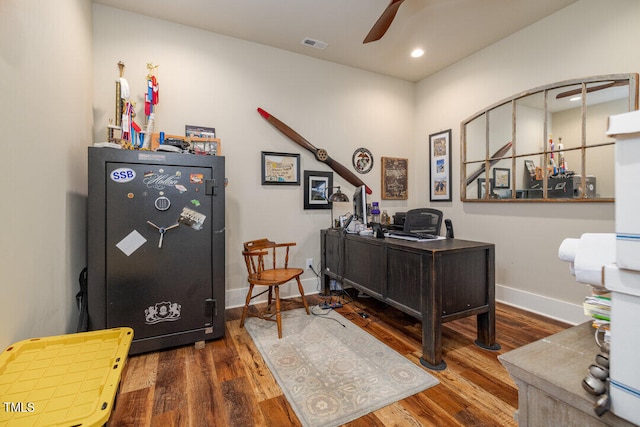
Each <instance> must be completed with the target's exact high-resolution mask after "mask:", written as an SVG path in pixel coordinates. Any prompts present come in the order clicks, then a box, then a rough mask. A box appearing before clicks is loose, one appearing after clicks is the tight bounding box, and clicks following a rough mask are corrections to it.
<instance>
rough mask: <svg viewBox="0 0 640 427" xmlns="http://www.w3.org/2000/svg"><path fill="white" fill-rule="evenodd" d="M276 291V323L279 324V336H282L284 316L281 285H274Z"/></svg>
mask: <svg viewBox="0 0 640 427" xmlns="http://www.w3.org/2000/svg"><path fill="white" fill-rule="evenodd" d="M274 288H275V291H276V323H277V324H278V338H282V316H281V315H280V287H279V286H278V285H276V286H274Z"/></svg>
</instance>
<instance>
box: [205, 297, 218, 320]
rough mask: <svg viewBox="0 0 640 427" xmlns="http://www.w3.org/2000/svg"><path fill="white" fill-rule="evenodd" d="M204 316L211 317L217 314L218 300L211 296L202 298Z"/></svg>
mask: <svg viewBox="0 0 640 427" xmlns="http://www.w3.org/2000/svg"><path fill="white" fill-rule="evenodd" d="M204 311H205V316H206V317H208V318H211V317H213V316H217V315H218V301H217V300H215V299H213V298H207V299H206V300H204Z"/></svg>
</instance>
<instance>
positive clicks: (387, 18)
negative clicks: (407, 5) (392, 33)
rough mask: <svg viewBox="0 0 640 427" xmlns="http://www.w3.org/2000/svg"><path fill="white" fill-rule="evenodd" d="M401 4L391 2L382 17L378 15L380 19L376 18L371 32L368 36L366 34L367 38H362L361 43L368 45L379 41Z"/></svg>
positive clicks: (395, 0)
mask: <svg viewBox="0 0 640 427" xmlns="http://www.w3.org/2000/svg"><path fill="white" fill-rule="evenodd" d="M403 2H404V0H391V3H389V5H388V6H387V8H386V9H385V10H384V12H382V15H380V18H378V20H377V21H376V23H375V24H373V27H372V28H371V31H369V34H367V37H365V38H364V41H363V42H362V43H370V42H374V41H376V40H380V39H381V38H382V36H384V33H386V32H387V30H388V29H389V27H390V26H391V23H392V22H393V19H394V18H395V17H396V13H398V9H399V8H400V5H401V4H402V3H403Z"/></svg>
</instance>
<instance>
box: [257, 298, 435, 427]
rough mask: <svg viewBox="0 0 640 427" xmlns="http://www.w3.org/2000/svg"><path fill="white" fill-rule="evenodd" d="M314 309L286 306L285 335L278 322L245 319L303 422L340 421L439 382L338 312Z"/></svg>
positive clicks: (326, 426)
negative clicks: (306, 309)
mask: <svg viewBox="0 0 640 427" xmlns="http://www.w3.org/2000/svg"><path fill="white" fill-rule="evenodd" d="M313 311H315V312H321V314H322V315H317V316H316V315H313V314H312V315H311V316H308V315H307V314H306V312H305V311H304V309H303V308H300V309H296V310H289V311H284V312H283V313H282V339H278V330H277V325H276V323H275V322H270V321H267V320H263V319H259V318H256V317H252V318H249V319H247V320H246V321H245V327H246V329H247V331H248V332H249V334H250V335H251V338H252V339H253V341H254V342H255V344H256V346H257V347H258V350H259V351H260V354H261V355H262V357H263V358H264V360H265V362H266V364H267V366H268V367H269V369H270V370H271V373H272V374H273V376H274V377H275V379H276V381H277V382H278V384H279V385H280V388H282V390H283V392H284V395H285V397H286V398H287V400H288V401H289V403H290V404H291V406H292V407H293V410H294V411H295V413H296V415H297V416H298V418H299V419H300V422H301V423H302V425H304V426H313V427H320V426H322V427H330V426H339V425H341V424H344V423H347V422H349V421H352V420H354V419H356V418H359V417H361V416H363V415H365V414H368V413H369V412H373V411H375V410H378V409H380V408H382V407H385V406H387V405H389V404H391V403H393V402H396V401H398V400H402V399H404V398H405V397H408V396H411V395H413V394H415V393H418V392H420V391H422V390H425V389H427V388H429V387H432V386H434V385H436V384H438V380H437V379H436V378H434V377H433V376H431V375H430V374H428V373H427V372H426V371H425V370H424V369H423V368H422V367H420V366H418V365H416V364H414V363H412V362H411V361H410V360H409V359H407V358H405V357H403V356H402V355H400V354H399V353H397V352H396V351H395V350H393V349H392V348H390V347H389V346H387V345H386V344H383V343H382V342H380V341H378V340H377V339H376V338H374V337H373V336H372V335H370V334H369V333H367V332H366V331H363V330H362V329H360V328H359V327H358V326H357V325H355V324H353V323H351V322H350V321H349V320H347V319H345V318H344V317H342V316H341V315H340V314H338V313H336V312H335V311H333V310H319V308H318V307H314V310H313Z"/></svg>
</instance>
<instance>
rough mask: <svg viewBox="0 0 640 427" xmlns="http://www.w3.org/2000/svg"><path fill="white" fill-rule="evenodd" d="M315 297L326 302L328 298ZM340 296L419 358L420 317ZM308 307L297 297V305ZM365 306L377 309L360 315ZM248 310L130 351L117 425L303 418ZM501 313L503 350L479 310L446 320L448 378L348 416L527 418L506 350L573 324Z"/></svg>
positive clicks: (369, 420)
mask: <svg viewBox="0 0 640 427" xmlns="http://www.w3.org/2000/svg"><path fill="white" fill-rule="evenodd" d="M337 298H338V297H336V296H334V297H333V300H334V301H335V300H336V299H337ZM307 300H308V301H309V303H310V304H318V303H320V302H322V301H324V300H326V298H321V297H319V296H317V295H313V296H308V297H307ZM340 301H341V302H342V303H344V307H342V308H339V309H337V310H336V311H338V312H339V313H340V314H342V315H343V316H345V317H346V318H347V319H349V320H351V321H352V322H353V323H356V324H357V325H359V326H360V327H361V328H363V329H365V330H367V331H368V332H369V333H371V334H372V335H374V336H375V337H377V338H378V339H379V340H380V341H382V342H384V343H386V344H387V345H389V346H390V347H392V348H394V349H395V350H396V351H398V352H399V353H401V354H403V355H405V356H406V357H407V358H409V359H410V360H412V361H413V362H415V363H417V364H419V360H418V359H419V357H420V355H421V348H422V347H421V325H420V323H419V322H418V321H416V319H414V318H412V317H410V316H407V315H405V314H403V313H401V312H400V311H398V310H395V309H393V308H391V307H388V306H386V305H385V304H383V303H380V302H378V301H376V300H374V299H372V298H355V300H354V301H349V299H346V298H344V297H343V298H342V299H341V300H340ZM301 306H302V304H300V303H299V302H297V301H296V302H293V303H292V304H291V305H290V307H289V308H297V307H301ZM252 309H253V310H254V311H255V309H254V308H253V307H252ZM363 311H364V312H366V313H367V314H368V315H369V317H368V318H366V319H365V318H363V317H361V316H359V315H358V314H357V313H359V312H363ZM240 315H241V310H240V309H230V310H227V311H226V320H227V322H226V327H227V329H226V334H225V337H224V338H222V339H219V340H215V341H210V342H207V343H206V345H205V347H204V348H203V349H200V350H198V349H196V348H195V346H193V345H191V346H185V347H180V348H176V349H170V350H165V351H161V352H154V353H148V354H143V355H137V356H132V357H130V358H129V360H128V361H127V366H126V368H125V371H124V374H123V379H122V383H121V388H120V393H119V396H118V398H117V402H116V407H115V410H114V411H113V413H112V416H111V420H110V421H109V425H110V426H136V427H139V426H163V427H166V426H181V427H182V426H193V427H203V426H290V425H291V426H296V425H300V423H299V421H298V418H297V417H296V415H295V413H294V412H293V410H292V408H291V406H290V405H289V403H288V402H287V400H286V399H285V397H284V396H283V394H282V391H281V389H280V387H279V386H278V384H277V383H276V382H275V380H274V378H273V376H272V375H271V373H270V372H269V369H268V368H267V366H266V365H265V363H264V361H263V359H262V357H261V356H260V353H259V352H258V350H257V349H256V347H255V345H254V344H253V341H252V340H251V338H250V336H249V334H248V333H247V332H246V331H245V330H244V329H240V327H239V323H240V321H239V319H240ZM496 318H497V323H496V334H497V339H498V342H499V343H500V345H501V346H502V350H500V351H498V352H491V351H486V350H482V349H480V348H479V347H477V346H475V345H474V344H473V341H474V339H475V338H476V327H475V326H476V325H475V317H470V318H466V319H460V320H456V321H453V322H449V323H446V324H445V325H444V327H443V339H442V341H443V347H444V359H445V361H446V362H447V369H446V370H444V371H441V372H435V371H429V372H430V373H432V374H433V375H434V376H435V377H437V378H438V379H439V380H440V384H438V385H437V386H435V387H432V388H429V389H427V390H425V391H423V392H421V393H418V394H416V395H413V396H410V397H408V398H406V399H403V400H401V401H399V402H396V403H394V404H392V405H389V406H387V407H385V408H382V409H380V410H378V411H375V412H373V413H370V414H368V415H365V416H363V417H361V418H359V419H357V420H355V421H352V422H350V423H348V424H346V425H347V426H350V427H360V426H362V427H372V426H444V425H446V426H515V425H517V423H516V422H515V421H514V418H513V413H514V411H515V410H516V409H517V407H518V390H517V388H516V386H515V384H514V383H513V381H512V380H511V378H510V377H509V374H508V373H507V371H506V370H505V369H504V367H503V366H502V364H500V362H499V361H498V360H497V356H498V355H499V354H502V353H504V352H507V351H509V350H512V349H514V348H517V347H521V346H523V345H525V344H527V343H530V342H533V341H536V340H538V339H541V338H543V337H546V336H549V335H551V334H554V333H556V332H559V331H561V330H563V329H565V328H567V327H569V326H570V325H567V324H563V323H561V322H558V321H555V320H551V319H547V318H544V317H541V316H538V315H535V314H532V313H528V312H526V311H522V310H519V309H516V308H513V307H509V306H506V305H503V304H498V306H497V313H496Z"/></svg>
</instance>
